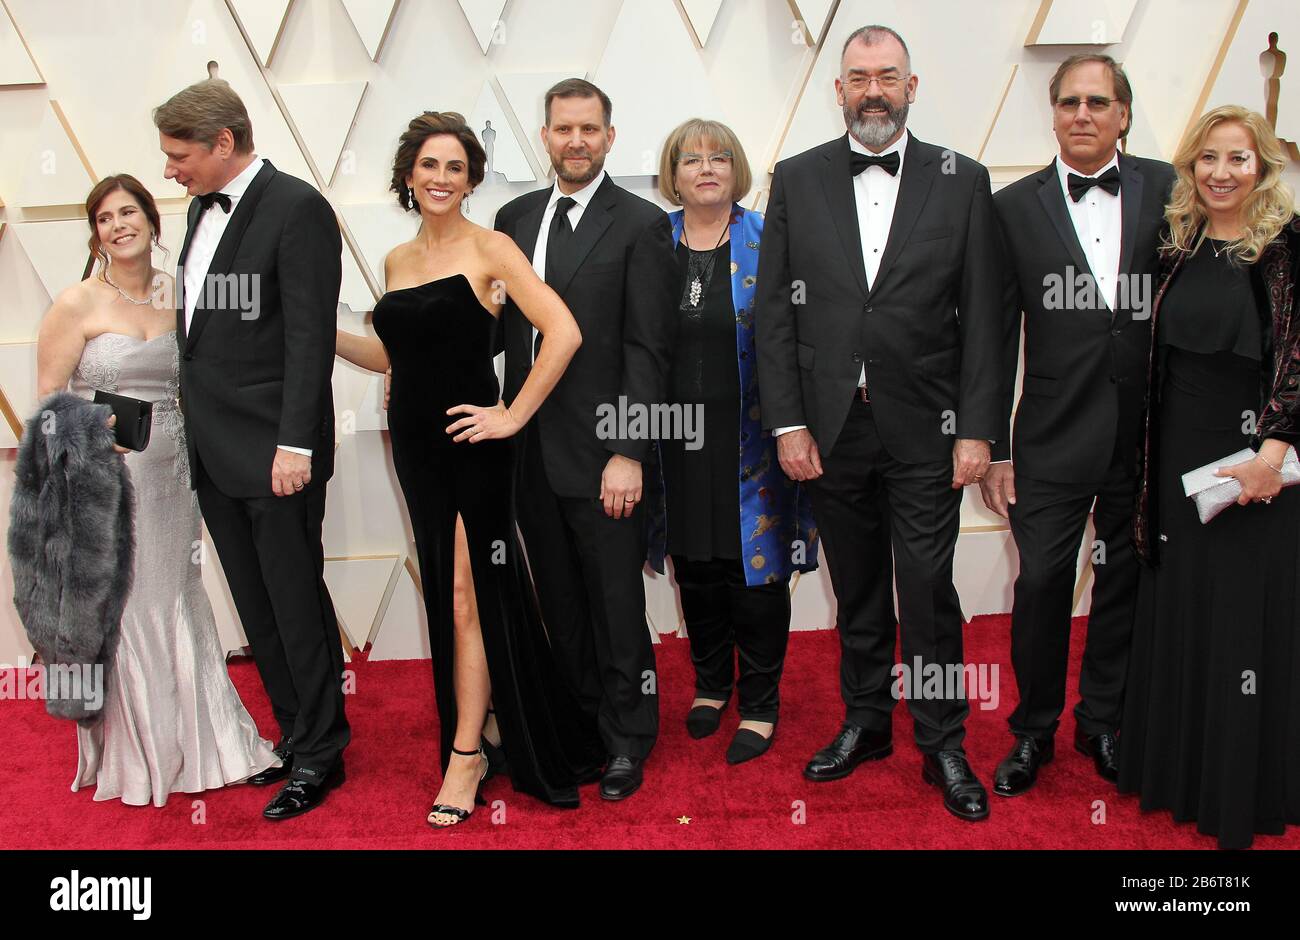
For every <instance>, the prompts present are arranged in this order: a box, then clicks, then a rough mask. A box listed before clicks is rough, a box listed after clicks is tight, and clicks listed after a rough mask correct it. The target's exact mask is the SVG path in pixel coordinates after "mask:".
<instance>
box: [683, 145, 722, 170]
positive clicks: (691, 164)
mask: <svg viewBox="0 0 1300 940" xmlns="http://www.w3.org/2000/svg"><path fill="white" fill-rule="evenodd" d="M734 158H735V154H733V153H732V152H731V151H730V150H723V151H722V152H720V153H711V154H709V156H708V161H709V166H710V168H712V169H713V170H715V171H716V170H726V169H729V168H730V167H731V162H732V160H733V159H734ZM704 160H705V158H704V157H703V156H702V155H700V154H698V153H684V154H682V155H681V156H680V157H678V158H677V165H678V166H679V167H681V168H682V169H683V170H699V169H702V168H703V166H704Z"/></svg>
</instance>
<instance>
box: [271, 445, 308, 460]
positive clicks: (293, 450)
mask: <svg viewBox="0 0 1300 940" xmlns="http://www.w3.org/2000/svg"><path fill="white" fill-rule="evenodd" d="M275 446H276V447H278V448H280V450H287V451H288V452H289V453H291V454H302V455H303V456H304V457H310V456H311V451H310V450H308V449H307V448H305V447H290V446H289V445H288V444H276V445H275Z"/></svg>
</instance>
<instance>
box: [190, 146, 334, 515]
mask: <svg viewBox="0 0 1300 940" xmlns="http://www.w3.org/2000/svg"><path fill="white" fill-rule="evenodd" d="M200 211H201V208H200V204H199V200H197V199H195V200H193V201H192V202H191V203H190V211H189V229H188V231H187V232H186V235H185V245H184V247H183V248H182V249H181V256H180V267H181V270H180V271H179V272H178V273H177V276H176V284H177V297H178V299H179V304H178V308H177V311H176V335H177V339H178V342H179V343H180V352H181V356H180V358H181V405H182V410H183V411H184V413H185V433H186V440H187V444H188V447H189V458H190V466H191V467H196V466H197V465H198V464H197V462H196V460H202V462H203V469H204V471H205V472H206V473H207V474H208V476H209V477H210V478H211V479H212V482H213V483H214V484H215V485H216V487H217V488H218V489H219V490H221V492H223V493H224V494H226V495H227V496H231V497H235V498H241V499H251V498H256V497H263V496H273V495H274V493H273V492H272V490H271V464H272V462H273V461H274V459H275V449H276V446H277V445H279V444H286V445H288V446H290V447H302V448H310V449H311V451H312V470H311V474H312V480H311V483H310V484H309V486H323V485H324V484H325V482H326V481H327V480H328V479H329V478H330V476H331V475H332V474H333V472H334V399H333V395H332V392H331V387H330V379H331V376H332V375H333V371H334V337H335V324H336V323H337V318H338V302H339V285H340V283H341V281H342V277H343V275H342V239H341V237H340V235H339V227H338V221H337V219H336V218H335V216H334V210H333V209H332V208H330V204H329V202H327V201H326V199H325V197H324V196H322V195H321V194H320V193H319V192H317V191H316V190H315V189H314V188H313V187H312V186H310V185H308V184H307V183H305V182H303V181H302V180H300V179H298V178H297V177H294V176H290V175H288V174H287V173H281V172H279V171H278V170H276V169H275V167H273V166H272V165H271V164H270V162H269V161H267V163H266V164H265V165H264V166H263V167H262V169H261V170H260V171H259V172H258V173H257V175H256V176H255V177H253V181H252V183H251V184H250V185H249V187H248V190H247V191H246V192H245V193H244V195H243V197H242V198H241V199H240V200H239V204H238V205H236V206H235V208H234V210H233V212H232V213H231V217H230V221H229V222H228V223H227V225H226V230H225V232H224V233H223V234H222V237H221V242H220V244H219V245H218V246H217V251H216V254H215V255H214V256H213V258H212V264H211V266H210V267H209V269H208V276H207V277H206V278H205V279H204V288H203V289H204V294H203V296H201V297H200V298H199V302H198V304H197V305H196V306H195V309H194V318H193V323H192V326H191V330H190V332H189V333H188V334H187V333H186V331H185V300H184V294H183V291H184V283H185V279H184V268H185V259H186V256H187V255H188V253H189V249H190V240H191V238H192V237H193V235H194V229H195V225H196V223H197V222H198V217H199V212H200ZM213 211H216V212H220V211H221V210H220V209H214V210H213ZM231 275H234V278H233V279H231V277H230V276H231ZM254 290H255V293H254ZM253 300H256V301H257V303H256V305H254V304H253V303H252V301H253Z"/></svg>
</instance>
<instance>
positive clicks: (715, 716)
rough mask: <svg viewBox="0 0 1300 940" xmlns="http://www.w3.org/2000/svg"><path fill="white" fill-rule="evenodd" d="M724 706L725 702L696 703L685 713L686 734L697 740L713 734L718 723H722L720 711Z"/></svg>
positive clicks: (725, 705) (721, 711)
mask: <svg viewBox="0 0 1300 940" xmlns="http://www.w3.org/2000/svg"><path fill="white" fill-rule="evenodd" d="M726 707H727V703H726V702H722V703H720V704H718V705H696V706H695V707H694V708H692V709H691V710H690V711H689V712H687V713H686V732H687V734H689V735H690V736H691V737H693V738H695V739H696V740H697V741H698V740H699V739H700V738H707V737H708V736H709V735H711V734H713V732H715V731H717V730H718V725H720V724H722V713H723V711H724V710H725V709H726Z"/></svg>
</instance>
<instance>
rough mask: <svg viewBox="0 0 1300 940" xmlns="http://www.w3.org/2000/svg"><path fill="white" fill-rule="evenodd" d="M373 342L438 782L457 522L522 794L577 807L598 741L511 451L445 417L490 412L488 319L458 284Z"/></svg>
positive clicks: (424, 298)
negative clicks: (517, 492) (553, 639)
mask: <svg viewBox="0 0 1300 940" xmlns="http://www.w3.org/2000/svg"><path fill="white" fill-rule="evenodd" d="M374 324H375V332H376V333H378V334H379V338H380V340H381V341H382V342H383V344H384V347H385V348H386V349H387V351H388V356H389V361H390V362H391V364H392V370H393V382H392V391H391V395H390V398H389V408H388V427H389V434H390V438H391V440H392V445H393V463H394V464H395V466H396V469H397V478H398V481H399V482H400V483H401V486H402V494H403V495H404V496H405V498H406V506H407V511H408V512H409V514H410V519H411V527H412V529H413V531H414V534H415V547H416V554H417V556H418V558H419V563H420V576H421V581H422V585H423V593H424V604H425V611H426V613H427V614H428V620H429V647H430V649H431V650H432V653H433V678H434V687H435V697H436V700H437V707H438V722H439V726H440V728H441V748H440V756H441V764H442V769H443V771H444V772H445V771H446V769H447V762H448V760H449V759H450V757H451V747H452V739H453V738H454V737H455V731H456V690H455V681H454V678H453V677H454V675H455V671H454V651H455V646H454V641H455V629H454V625H453V622H452V562H453V557H454V547H455V526H456V516H457V514H459V515H460V517H461V519H462V520H463V521H464V525H465V535H466V538H467V541H468V543H469V555H470V567H471V569H472V572H473V578H474V592H475V598H476V601H477V604H478V615H479V622H480V625H481V630H482V634H483V648H484V651H485V653H486V656H487V664H488V673H489V676H490V678H491V682H492V703H493V707H494V708H495V710H496V716H497V722H498V724H499V726H500V729H501V743H502V747H503V748H504V749H505V752H506V757H507V759H508V761H509V764H510V776H511V781H512V783H513V784H514V788H515V789H516V790H518V791H521V792H524V793H529V794H532V795H533V796H536V797H538V798H539V799H542V800H545V801H547V802H548V803H553V804H556V805H559V806H576V805H577V802H578V790H577V786H576V783H577V781H578V780H580V779H583V778H584V777H587V776H588V775H590V774H591V773H592V772H593V771H594V769H595V768H596V767H597V766H598V761H599V757H598V755H599V753H600V748H599V742H598V740H597V739H596V737H595V730H594V728H589V727H588V724H587V722H586V720H585V719H584V718H583V717H582V714H581V712H580V710H579V708H578V706H577V704H576V702H575V701H574V700H573V698H572V696H571V694H570V693H569V692H568V691H567V689H566V687H565V685H564V684H563V682H561V681H560V678H559V675H558V674H557V672H556V669H555V665H554V660H553V658H552V655H551V648H550V644H549V642H548V640H547V637H546V633H545V630H544V628H543V625H542V621H541V616H540V615H539V613H538V607H537V601H536V595H535V594H534V591H533V585H532V581H531V579H530V578H529V575H528V570H527V567H526V566H525V564H524V560H523V556H522V554H521V551H520V547H519V542H518V539H517V536H516V530H515V510H514V494H513V491H512V479H513V475H512V470H511V464H512V461H511V444H510V441H508V440H497V441H483V442H480V443H476V444H471V443H469V442H468V441H464V442H461V443H455V442H453V440H452V437H453V435H449V434H447V433H446V428H447V426H448V425H450V424H452V423H453V422H454V421H456V420H458V419H459V417H462V416H456V417H448V416H447V409H448V408H452V407H454V406H456V405H461V404H470V405H483V406H490V405H494V404H496V402H497V400H498V397H499V392H498V385H497V377H496V372H495V370H494V369H493V367H492V357H493V350H494V335H495V330H496V328H497V321H496V319H495V318H494V317H493V316H492V314H490V313H489V312H488V311H487V310H486V309H485V308H484V307H483V306H482V304H481V303H480V302H479V300H478V298H477V296H476V295H475V293H474V289H473V287H472V286H471V284H470V282H469V280H468V278H466V277H465V276H464V275H459V274H458V275H454V276H452V277H447V278H441V279H439V280H436V281H430V282H429V283H427V284H422V285H420V286H418V287H411V288H407V289H405V290H394V291H389V292H388V293H386V294H385V295H384V296H383V297H382V298H380V300H379V303H378V304H377V305H376V307H375V313H374Z"/></svg>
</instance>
